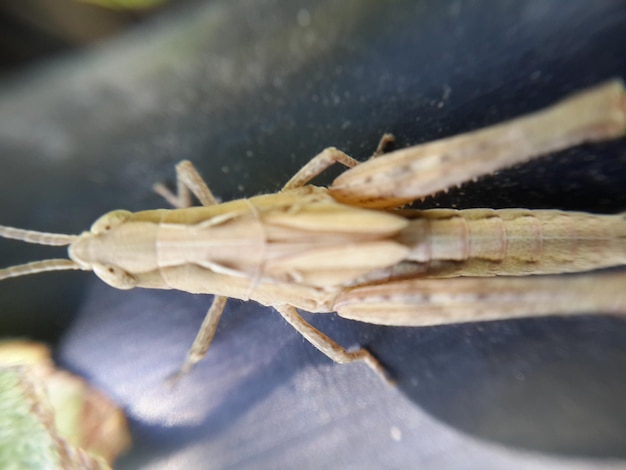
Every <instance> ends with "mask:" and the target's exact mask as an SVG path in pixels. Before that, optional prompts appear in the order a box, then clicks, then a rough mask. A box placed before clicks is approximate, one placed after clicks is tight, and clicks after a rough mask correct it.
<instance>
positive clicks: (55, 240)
mask: <svg viewBox="0 0 626 470" xmlns="http://www.w3.org/2000/svg"><path fill="white" fill-rule="evenodd" d="M0 237H2V238H11V239H13V240H20V241H23V242H26V243H35V244H37V245H53V246H64V245H69V244H70V243H72V242H74V241H75V240H76V239H77V238H78V237H79V236H78V235H66V234H64V233H47V232H37V231H35V230H24V229H21V228H15V227H7V226H5V225H0Z"/></svg>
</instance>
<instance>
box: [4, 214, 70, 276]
mask: <svg viewBox="0 0 626 470" xmlns="http://www.w3.org/2000/svg"><path fill="white" fill-rule="evenodd" d="M0 237H2V238H11V239H13V240H20V241H23V242H26V243H34V244H37V245H51V246H66V245H69V244H71V243H72V242H74V241H75V240H77V239H78V238H79V235H66V234H63V233H47V232H37V231H35V230H24V229H21V228H14V227H7V226H4V225H0ZM67 269H81V267H80V265H79V264H78V263H75V262H74V261H72V260H70V259H64V258H60V259H48V260H43V261H33V262H32V263H26V264H20V265H17V266H11V267H8V268H4V269H0V280H3V279H8V278H10V277H18V276H26V275H27V274H35V273H41V272H46V271H62V270H67Z"/></svg>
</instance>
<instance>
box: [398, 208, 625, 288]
mask: <svg viewBox="0 0 626 470" xmlns="http://www.w3.org/2000/svg"><path fill="white" fill-rule="evenodd" d="M411 217H415V218H414V220H412V221H411V223H410V225H409V227H408V228H407V229H405V231H404V232H403V233H402V235H401V240H402V242H403V243H406V244H409V245H410V246H411V247H412V250H411V254H410V256H409V257H410V259H411V260H412V261H417V262H420V263H428V264H429V265H430V269H429V273H428V274H429V275H432V276H437V277H449V276H493V275H523V274H549V273H563V272H572V271H581V270H590V269H598V268H604V267H609V266H616V265H620V264H623V263H624V262H625V261H626V220H625V217H624V215H621V214H620V215H593V214H586V213H583V212H563V211H557V210H536V211H534V210H527V209H502V210H493V209H468V210H461V211H457V210H439V209H433V210H426V211H416V212H415V213H414V215H412V216H411Z"/></svg>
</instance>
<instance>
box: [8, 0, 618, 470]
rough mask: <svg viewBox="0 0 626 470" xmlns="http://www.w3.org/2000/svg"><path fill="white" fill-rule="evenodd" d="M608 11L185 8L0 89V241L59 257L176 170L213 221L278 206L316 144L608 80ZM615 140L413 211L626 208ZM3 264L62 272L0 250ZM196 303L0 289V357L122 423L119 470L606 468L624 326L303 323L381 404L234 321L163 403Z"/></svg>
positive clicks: (62, 288)
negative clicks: (193, 184)
mask: <svg viewBox="0 0 626 470" xmlns="http://www.w3.org/2000/svg"><path fill="white" fill-rule="evenodd" d="M624 57H626V6H625V4H624V3H623V2H589V1H586V0H579V1H569V2H563V1H560V0H553V1H549V0H528V1H525V2H518V1H512V0H511V1H496V0H493V1H487V0H476V1H467V2H461V1H457V2H438V1H423V2H412V1H398V2H380V1H377V0H372V1H348V0H344V1H342V2H333V1H327V2H320V1H316V2H313V1H308V2H307V1H304V0H298V1H286V0H285V1H278V0H275V1H261V0H255V1H252V0H248V1H244V0H235V1H234V0H230V1H213V2H199V1H196V2H188V3H185V4H184V5H183V6H182V7H181V8H180V10H178V11H177V10H171V11H168V12H167V15H164V16H162V17H157V18H156V19H155V20H154V21H153V22H150V23H148V24H145V25H143V26H141V27H140V28H139V29H136V30H134V31H131V32H129V33H127V34H125V35H122V36H119V37H117V38H116V39H114V40H111V41H109V42H108V43H104V44H102V45H100V46H98V47H95V48H92V49H89V50H85V51H82V52H79V53H72V54H68V55H66V56H65V57H57V58H55V59H53V60H51V61H50V62H49V63H47V64H45V65H40V66H37V67H36V68H33V69H31V70H27V71H23V72H22V73H20V75H19V76H13V77H10V78H9V77H6V78H5V79H4V80H2V81H1V82H0V158H1V162H2V166H1V168H2V170H1V171H0V184H1V185H2V188H3V191H2V192H1V194H0V219H1V220H0V223H3V224H9V225H17V226H23V227H28V228H36V229H40V230H46V231H65V232H72V233H76V232H80V231H82V230H84V229H86V228H87V227H88V226H89V225H90V224H91V222H92V221H93V220H95V219H96V218H97V217H98V216H99V215H101V214H102V213H104V212H106V211H107V210H110V209H114V208H122V207H123V208H126V209H130V210H139V209H147V208H154V207H157V206H159V205H161V204H162V203H161V201H160V200H159V199H158V197H157V196H155V195H153V194H152V193H151V191H150V186H151V184H152V183H153V182H154V181H158V180H164V179H169V180H170V181H171V179H172V176H173V165H174V164H175V162H177V161H179V160H181V159H183V158H188V159H191V160H193V161H194V162H195V163H196V164H197V166H198V167H199V168H200V170H201V172H202V173H203V174H204V175H205V177H206V179H207V181H208V182H209V184H210V185H211V187H212V189H213V190H214V191H215V193H216V194H218V195H220V196H221V197H222V198H224V199H231V198H234V197H241V196H250V195H254V194H258V193H261V192H269V191H274V190H277V189H278V188H279V187H280V185H281V184H282V183H284V182H285V181H286V180H287V179H288V178H289V176H291V174H293V172H295V171H296V170H297V169H298V168H299V167H300V166H301V165H302V164H304V163H305V162H306V161H307V159H308V158H310V157H311V156H313V155H314V154H316V153H317V152H318V151H319V150H321V149H322V148H323V147H325V146H329V145H334V146H337V147H340V148H342V149H343V150H345V151H347V152H348V153H350V154H352V155H354V156H356V157H358V158H365V157H367V156H368V155H369V154H370V153H371V152H372V150H373V149H374V148H375V146H376V143H377V141H378V139H379V137H380V135H381V134H382V133H383V132H393V133H394V134H395V135H396V137H397V142H398V143H397V145H398V146H399V147H402V146H406V145H410V144H414V143H417V142H422V141H426V140H432V139H434V138H437V137H442V136H447V135H452V134H455V133H459V132H463V131H467V130H471V129H475V128H478V127H481V126H484V125H488V124H492V123H495V122H498V121H500V120H502V119H506V118H510V117H513V116H516V115H519V114H521V113H524V112H528V111H531V110H535V109H537V108H539V107H541V106H544V105H547V104H549V103H552V102H553V101H555V100H556V99H558V98H560V97H562V96H564V95H566V94H568V93H569V92H572V91H574V90H578V89H582V88H584V87H586V86H589V85H592V84H595V83H598V82H600V81H603V80H606V79H608V78H611V77H614V76H621V77H623V78H626V61H625V60H624ZM625 145H626V144H625V143H624V140H622V141H619V142H613V143H606V144H601V145H595V146H585V147H581V148H578V149H574V150H572V151H568V152H564V153H560V154H558V155H556V156H553V157H550V158H548V159H546V160H543V161H538V162H535V163H532V164H529V165H525V166H524V167H521V168H517V169H513V170H510V171H504V172H501V173H500V174H499V175H496V176H493V177H488V178H485V179H483V180H481V181H479V182H478V183H472V184H469V185H466V186H464V187H462V188H461V189H455V190H453V191H450V192H449V193H448V194H446V195H442V196H440V197H437V198H435V199H433V200H431V201H427V203H430V204H435V205H447V206H458V207H476V206H492V207H511V206H525V207H533V208H539V207H555V208H563V209H580V210H595V211H599V212H616V211H620V210H621V211H623V210H625V209H626V194H624V191H623V187H624V181H625V179H626V174H625V173H626V171H625V169H626V146H625ZM0 247H1V248H0V249H1V250H2V251H0V261H1V264H2V265H3V266H4V265H8V264H11V263H16V262H22V261H25V260H30V259H34V258H41V257H49V256H52V255H58V253H56V252H55V251H54V250H52V249H48V248H36V247H26V248H24V247H22V246H21V245H20V244H17V243H12V242H2V244H1V245H0ZM209 303H210V298H209V297H194V296H191V295H188V294H184V293H176V292H158V291H130V292H122V291H116V290H113V289H111V288H109V287H107V286H104V285H102V284H101V283H100V282H99V281H98V280H96V279H95V278H94V277H93V276H92V275H90V274H85V273H51V274H46V275H40V276H38V277H33V278H25V279H20V280H11V281H6V282H4V283H2V284H1V285H0V309H1V311H2V315H1V318H0V327H1V328H2V333H3V335H28V336H31V337H34V338H37V339H45V340H48V341H51V342H54V343H55V344H56V345H57V351H58V356H59V359H60V361H61V363H62V364H63V365H64V366H66V367H68V368H70V369H73V370H75V371H77V372H80V373H82V374H84V375H85V376H87V377H88V378H89V379H91V380H92V381H93V382H94V383H96V384H97V385H98V386H100V387H101V388H103V389H104V390H106V391H107V392H108V393H110V394H111V395H112V396H113V397H115V398H116V399H117V400H118V401H119V403H120V404H121V405H122V406H123V407H125V409H126V410H127V412H128V415H129V417H130V418H131V420H132V426H133V432H134V439H135V447H134V448H133V450H132V451H131V453H130V454H129V455H128V456H126V457H125V458H123V459H122V460H121V462H120V465H119V468H294V467H300V468H320V467H327V468H416V467H426V468H454V469H457V468H464V469H474V468H476V469H478V468H480V469H482V468H516V469H519V468H532V469H535V468H547V469H566V468H567V469H571V468H574V469H577V468H580V469H582V468H585V469H586V468H623V467H624V465H625V463H626V438H625V436H626V406H624V404H623V397H624V396H626V379H625V378H624V374H623V371H624V368H625V367H626V346H625V344H626V323H625V322H624V321H623V320H620V319H615V318H609V317H606V316H591V315H588V316H580V317H576V318H566V319H562V318H560V319H556V318H544V319H533V320H518V321H512V322H494V323H489V324H469V325H452V326H444V327H435V328H421V329H420V328H414V329H411V328H382V327H377V326H372V325H362V324H357V323H354V322H348V321H345V320H341V319H339V318H337V317H335V316H334V315H326V316H318V317H317V318H314V317H312V318H311V321H312V322H313V323H314V324H315V325H318V326H320V328H322V329H323V330H324V331H326V332H328V333H329V334H331V336H333V337H334V338H335V339H337V340H339V341H340V342H341V343H343V344H345V345H356V344H364V345H367V346H368V347H370V349H371V350H373V351H374V352H375V353H376V354H377V355H378V356H379V357H380V358H381V359H382V360H383V362H384V363H385V364H387V365H388V367H389V368H390V369H391V370H392V371H393V372H394V374H395V376H396V377H397V379H398V382H399V385H398V387H397V388H390V387H388V386H386V385H385V384H383V383H381V382H380V380H379V379H378V378H377V377H376V376H374V375H373V374H372V373H371V372H370V371H369V370H368V369H367V368H365V367H363V366H361V365H350V366H337V365H334V364H332V363H330V361H329V360H327V359H326V358H324V357H322V356H321V355H320V354H319V353H318V352H317V351H315V350H314V349H313V348H312V347H311V346H309V345H308V344H307V343H305V341H304V340H303V339H301V338H300V337H299V336H298V335H297V334H296V333H295V332H294V331H292V330H291V329H290V328H289V327H288V326H287V325H286V324H285V323H284V322H283V321H282V319H281V318H280V317H279V316H278V314H276V313H275V312H272V311H271V310H270V309H266V308H262V307H260V306H258V305H257V304H254V303H242V302H238V301H231V302H230V303H229V304H228V308H227V311H226V314H225V317H224V319H223V321H222V323H221V325H220V327H219V328H218V331H217V336H216V340H215V342H214V344H213V345H212V347H211V350H210V351H209V354H208V356H207V358H206V359H205V360H204V361H203V362H202V363H201V364H200V365H198V366H197V367H196V369H195V370H194V371H193V372H192V374H191V375H190V376H188V377H187V378H185V379H184V380H183V381H182V382H180V384H179V385H178V387H177V388H176V389H174V390H170V389H168V388H167V387H166V386H165V385H164V382H163V381H164V379H165V378H166V377H167V376H168V375H169V374H170V373H172V372H173V371H175V370H176V368H177V367H178V366H179V365H180V364H181V361H182V359H183V357H184V354H185V352H186V349H187V348H188V346H189V345H190V343H191V341H192V339H193V337H194V335H195V332H196V330H197V327H198V326H199V324H200V322H201V319H202V317H203V315H204V313H205V310H206V308H207V306H208V304H209Z"/></svg>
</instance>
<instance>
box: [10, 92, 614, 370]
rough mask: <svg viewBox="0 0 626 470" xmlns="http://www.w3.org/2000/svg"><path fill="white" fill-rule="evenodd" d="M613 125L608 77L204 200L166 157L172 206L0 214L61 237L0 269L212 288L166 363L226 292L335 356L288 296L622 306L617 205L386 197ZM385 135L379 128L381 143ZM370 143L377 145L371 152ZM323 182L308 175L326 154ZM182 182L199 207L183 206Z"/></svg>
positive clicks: (409, 317)
mask: <svg viewBox="0 0 626 470" xmlns="http://www.w3.org/2000/svg"><path fill="white" fill-rule="evenodd" d="M625 134H626V91H625V90H624V86H623V83H622V82H621V81H619V80H614V81H612V82H609V83H607V84H604V85H602V86H599V87H596V88H593V89H590V90H587V91H584V92H582V93H579V94H578V95H575V96H572V97H570V98H567V99H565V100H563V101H561V102H559V103H557V104H555V105H553V106H551V107H549V108H547V109H544V110H541V111H539V112H535V113H533V114H529V115H526V116H522V117H520V118H517V119H514V120H512V121H508V122H505V123H502V124H498V125H495V126H492V127H488V128H485V129H482V130H478V131H474V132H470V133H467V134H462V135H459V136H455V137H451V138H446V139H442V140H439V141H435V142H431V143H427V144H422V145H417V146H413V147H409V148H405V149H401V150H398V151H395V152H391V153H388V154H386V155H382V156H376V157H375V158H372V159H370V160H369V161H367V162H364V163H358V162H357V161H355V160H353V159H352V158H351V157H349V156H348V155H346V154H344V153H343V152H341V151H339V150H337V149H335V148H327V149H325V150H324V151H322V152H321V153H320V154H319V155H317V156H316V157H314V158H313V159H312V160H311V161H310V162H309V163H308V164H307V165H305V166H304V167H303V168H302V169H301V170H300V171H299V172H298V173H297V174H296V175H295V176H294V177H293V178H292V179H291V180H290V181H289V182H288V183H287V184H286V185H285V187H284V188H283V190H282V191H280V192H278V193H275V194H266V195H262V196H257V197H253V198H250V199H240V200H235V201H231V202H227V203H222V204H218V203H217V202H216V200H215V198H214V197H213V195H212V193H211V191H210V190H209V188H208V187H207V185H206V184H205V183H204V181H203V180H202V178H201V177H200V175H199V174H198V173H197V172H196V170H195V169H194V167H193V166H192V165H191V163H189V162H187V161H183V162H181V163H180V164H179V165H178V166H177V167H176V170H177V182H178V189H177V194H174V193H172V192H170V191H169V190H168V189H167V188H165V186H163V185H161V184H158V185H155V190H156V191H157V192H158V193H160V194H161V195H162V196H164V197H165V199H167V200H168V201H169V202H170V203H171V204H173V205H174V206H175V207H176V209H173V210H165V209H162V210H149V211H142V212H136V213H131V212H128V211H123V210H117V211H113V212H109V213H107V214H105V215H104V216H102V217H100V218H99V219H98V220H97V221H96V222H95V223H94V224H93V225H92V226H91V229H90V230H89V231H86V232H83V233H82V234H80V235H64V234H54V233H43V232H35V231H28V230H22V229H16V228H12V227H5V226H0V236H2V237H6V238H16V239H19V240H23V241H25V242H29V243H39V244H48V245H69V249H68V254H69V259H53V260H45V261H37V262H33V263H28V264H24V265H20V266H14V267H10V268H5V269H2V270H0V279H5V278H8V277H14V276H21V275H25V274H32V273H37V272H42V271H50V270H64V269H82V270H86V271H93V272H94V273H95V274H96V275H97V276H98V277H100V279H102V280H103V281H104V282H106V283H107V284H110V285H111V286H113V287H117V288H120V289H130V288H133V287H146V288H157V289H179V290H184V291H187V292H191V293H209V294H214V295H215V298H214V300H213V303H212V305H211V307H210V309H209V311H208V313H207V315H206V318H205V320H204V322H203V324H202V326H201V328H200V331H199V333H198V335H197V337H196V339H195V341H194V343H193V345H192V347H191V349H190V350H189V353H188V355H187V358H186V360H185V362H184V364H183V366H182V368H181V371H180V372H179V374H182V373H185V372H187V371H188V370H189V369H190V368H191V367H192V366H193V365H194V364H195V363H196V362H198V361H199V360H200V359H201V358H202V357H203V356H204V354H205V353H206V351H207V349H208V347H209V344H210V343H211V340H212V338H213V335H214V333H215V329H216V327H217V323H218V321H219V318H220V315H221V313H222V310H223V308H224V305H225V302H226V299H227V298H228V297H233V298H238V299H244V300H255V301H257V302H259V303H261V304H263V305H268V306H272V307H274V308H275V309H276V310H277V311H278V312H280V314H281V315H282V316H283V317H284V318H285V319H286V320H287V322H289V323H290V324H291V325H292V326H293V327H294V328H295V329H296V330H297V331H299V332H300V333H301V334H302V335H303V336H304V337H305V338H307V339H308V340H309V341H310V342H311V343H312V344H313V345H314V346H316V347H317V348H318V349H319V350H320V351H322V352H323V353H324V354H326V355H327V356H328V357H330V358H331V359H332V360H334V361H336V362H339V363H346V362H352V361H355V360H361V361H364V362H365V363H367V364H368V365H369V366H370V367H371V368H373V369H374V370H375V371H377V372H378V373H380V374H381V375H383V376H384V375H385V372H384V370H383V368H382V367H381V365H380V364H379V362H378V361H377V360H376V359H375V358H374V356H373V355H372V354H370V353H369V352H368V351H367V350H365V349H359V350H356V351H347V350H346V349H344V348H343V347H342V346H340V345H339V344H337V343H335V342H334V341H333V340H332V339H330V338H329V337H327V336H326V335H324V334H323V333H321V332H320V331H318V330H316V329H315V328H313V327H312V326H311V325H309V324H308V323H306V322H305V321H304V320H303V319H302V317H301V316H300V315H299V314H298V312H297V310H296V309H302V310H307V311H309V312H333V311H336V312H337V313H338V314H339V315H340V316H342V317H345V318H350V319H354V320H360V321H364V322H370V323H375V324H381V325H402V326H420V325H434V324H441V323H450V322H465V321H480V320H492V319H507V318H515V317H520V316H532V315H544V314H565V315H568V314H576V313H582V312H594V311H595V312H602V313H625V312H626V293H625V291H626V290H625V289H624V286H625V285H626V273H625V272H621V271H612V272H607V273H587V274H578V275H576V276H558V275H557V274H561V273H574V272H586V271H592V270H597V269H601V268H607V267H613V266H619V265H624V264H626V214H618V215H594V214H588V213H581V212H563V211H558V210H526V209H504V210H493V209H471V210H451V209H450V210H423V211H421V210H412V209H398V207H400V206H402V205H404V204H406V203H409V202H411V201H413V200H414V199H416V198H420V197H423V196H426V195H430V194H433V193H436V192H438V191H441V190H445V189H446V188H449V187H451V186H453V185H458V184H461V183H463V182H464V181H467V180H470V179H474V178H476V177H478V176H480V175H483V174H486V173H490V172H493V171H495V170H498V169H500V168H504V167H508V166H511V165H514V164H517V163H522V162H524V161H528V160H530V159H532V158H535V157H538V156H540V155H542V154H545V153H548V152H551V151H556V150H560V149H564V148H567V147H571V146H574V145H578V144H581V143H585V142H594V141H602V140H608V139H615V138H620V137H623V136H624V135H625ZM388 139H389V136H385V137H384V138H383V140H382V141H381V146H379V149H380V148H382V144H384V142H385V141H386V140H388ZM377 153H380V152H378V151H377ZM337 162H338V163H342V164H343V165H345V166H347V167H349V168H350V169H349V170H347V171H345V172H344V173H342V174H341V175H340V176H339V177H338V178H336V179H335V181H334V182H333V183H332V185H330V186H329V187H328V188H322V187H316V186H312V185H308V184H307V183H308V182H309V181H310V180H311V179H312V178H313V177H314V176H316V175H317V174H319V173H321V172H322V171H324V170H325V169H326V168H327V167H328V166H330V165H332V164H334V163H337ZM190 192H191V193H193V194H194V195H195V196H196V197H197V198H198V200H199V201H200V202H201V203H202V207H190V206H191V203H190V197H191V194H190Z"/></svg>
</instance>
